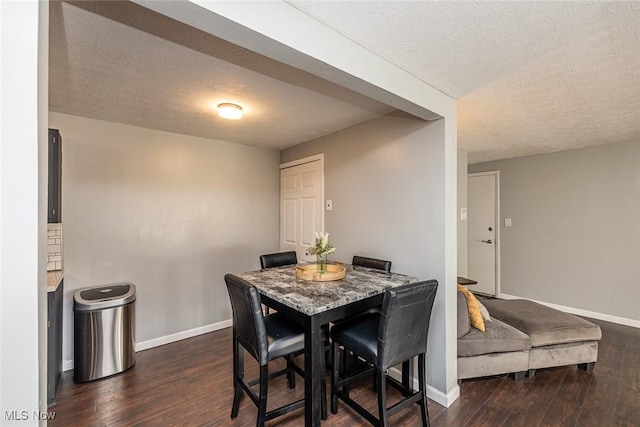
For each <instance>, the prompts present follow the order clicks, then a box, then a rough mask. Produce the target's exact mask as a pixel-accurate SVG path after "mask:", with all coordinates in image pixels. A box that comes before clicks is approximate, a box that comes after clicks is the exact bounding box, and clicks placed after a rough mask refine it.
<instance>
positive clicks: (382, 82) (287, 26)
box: [134, 0, 456, 120]
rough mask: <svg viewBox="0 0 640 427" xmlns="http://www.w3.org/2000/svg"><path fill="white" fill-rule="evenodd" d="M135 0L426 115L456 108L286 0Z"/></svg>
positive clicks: (432, 117)
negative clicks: (263, 0)
mask: <svg viewBox="0 0 640 427" xmlns="http://www.w3.org/2000/svg"><path fill="white" fill-rule="evenodd" d="M134 1H135V3H138V4H140V5H142V6H144V7H147V8H149V9H151V10H154V11H156V12H158V13H161V14H163V15H166V16H169V17H171V18H173V19H176V20H179V21H181V22H183V23H185V24H187V25H190V26H192V27H195V28H197V29H199V30H202V31H205V32H207V33H209V34H212V35H214V36H216V37H219V38H222V39H224V40H227V41H229V42H231V43H234V44H236V45H239V46H242V47H244V48H246V49H249V50H252V51H254V52H257V53H259V54H262V55H265V56H267V57H269V58H273V59H276V60H278V61H280V62H282V63H285V64H287V65H291V66H293V67H296V68H299V69H302V70H304V71H307V72H309V73H311V74H314V75H316V76H319V77H322V78H323V79H325V80H328V81H331V82H333V83H336V84H338V85H341V86H343V87H346V88H348V89H351V90H353V91H356V92H358V93H361V94H363V95H366V96H368V97H370V98H372V99H375V100H377V101H380V102H383V103H385V104H387V105H390V106H393V107H395V108H397V109H399V110H402V111H405V112H407V113H409V114H412V115H414V116H416V117H420V118H422V119H424V120H435V119H438V118H441V117H444V116H447V115H449V114H451V113H454V112H455V110H456V100H455V99H453V98H451V97H450V96H448V95H446V94H444V93H442V92H440V91H439V90H437V89H435V88H433V87H431V86H429V85H428V84H427V83H425V82H423V81H421V80H419V79H418V78H417V77H415V76H413V75H411V74H409V73H408V72H406V71H404V70H402V69H401V68H399V67H397V66H396V65H394V64H392V63H390V62H388V61H386V60H384V59H383V58H381V57H379V56H377V55H375V54H373V53H371V52H370V51H368V50H365V49H364V48H363V47H362V46H360V45H358V44H356V43H354V42H353V41H351V40H349V39H348V38H346V37H344V36H343V35H342V34H340V33H338V32H336V31H334V30H332V29H331V28H329V27H327V26H325V25H324V24H322V23H320V22H319V21H317V20H315V19H313V18H311V17H310V16H309V15H307V14H305V13H303V12H301V11H300V10H298V9H296V8H295V7H293V6H291V5H290V4H288V3H286V2H284V1H269V2H243V1H240V2H231V1H222V2H220V1H203V0H194V1H182V2H164V1H155V0H134ZM336 46H339V48H336Z"/></svg>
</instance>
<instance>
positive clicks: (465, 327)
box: [456, 292, 471, 338]
mask: <svg viewBox="0 0 640 427" xmlns="http://www.w3.org/2000/svg"><path fill="white" fill-rule="evenodd" d="M456 293H457V294H458V304H457V307H458V338H461V337H463V336H465V335H467V334H468V333H469V332H470V331H471V322H470V320H469V308H468V307H467V299H466V298H465V297H464V294H463V293H462V292H456Z"/></svg>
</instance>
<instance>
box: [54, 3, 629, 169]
mask: <svg viewBox="0 0 640 427" xmlns="http://www.w3.org/2000/svg"><path fill="white" fill-rule="evenodd" d="M288 3H289V4H291V5H293V6H294V7H296V8H298V9H299V10H301V11H303V12H304V13H306V14H308V15H310V16H312V17H313V18H315V19H317V20H318V21H320V22H322V23H324V24H325V25H327V26H328V27H330V28H333V29H334V30H336V31H337V32H339V33H341V34H343V35H344V36H346V37H348V38H349V39H351V40H353V41H354V42H356V43H358V44H360V45H361V46H363V47H364V48H366V49H368V50H369V51H371V52H373V53H375V54H377V55H379V56H380V57H382V58H384V59H386V60H388V61H389V62H392V63H394V64H396V65H398V66H399V67H401V68H403V69H405V70H406V71H408V72H409V73H411V74H413V75H415V76H416V77H418V78H420V79H421V80H422V81H424V82H426V83H428V84H430V85H431V86H433V87H435V88H437V89H439V90H441V91H442V92H444V93H446V94H448V95H450V96H452V97H455V98H457V99H458V101H459V102H458V113H459V114H458V120H459V124H458V142H459V147H460V148H462V149H463V150H465V151H467V152H469V159H470V161H471V162H479V161H487V160H494V159H501V158H509V157H517V156H525V155H531V154H539V153H545V152H551V151H561V150H568V149H574V148H581V147H587V146H592V145H600V144H608V143H615V142H626V141H640V3H639V2H603V1H597V2H564V1H562V2H561V1H555V2H554V1H543V2H537V1H526V2H525V1H521V2H515V1H512V2H502V1H497V2H492V1H391V0H388V1H289V2H288ZM50 35H51V37H50V42H51V43H50V56H51V60H50V83H49V94H50V109H51V110H52V111H58V112H63V113H69V114H77V115H82V116H87V117H91V118H97V119H102V120H109V121H115V122H121V123H127V124H132V125H137V126H142V127H148V128H155V129H160V130H166V131H171V132H177V133H184V134H190V135H196V136H202V137H207V138H214V139H222V140H226V141H231V142H239V143H244V144H249V145H263V146H267V147H271V148H275V149H281V148H284V147H287V146H291V145H294V144H296V143H299V142H303V141H306V140H309V139H313V138H317V137H319V136H322V135H325V134H329V133H332V132H334V131H337V130H339V129H342V128H345V127H348V126H351V125H353V124H356V123H359V122H362V121H365V120H369V119H371V118H374V117H377V116H379V115H381V114H385V113H387V112H390V111H391V110H392V108H390V107H389V106H387V105H384V104H380V103H378V102H376V101H373V100H371V99H369V98H367V97H364V96H361V95H359V94H356V93H354V92H352V91H349V90H347V89H344V88H342V87H340V86H337V85H334V84H332V83H328V82H326V81H324V80H322V79H320V78H318V77H315V76H313V75H311V74H309V73H306V72H303V71H301V70H298V69H295V68H292V67H289V66H286V65H283V64H281V63H278V62H276V61H273V60H271V59H269V58H266V57H264V56H261V55H258V54H255V53H252V52H250V51H248V50H246V49H243V48H240V47H238V46H235V45H232V44H230V43H228V42H225V41H223V40H220V39H217V38H215V37H213V36H211V35H208V34H205V33H203V32H200V31H198V30H195V29H193V28H191V27H188V26H185V25H183V24H180V23H178V22H175V21H173V20H171V19H168V18H166V17H163V16H161V15H159V14H155V13H154V12H151V11H149V10H147V9H145V8H143V7H141V6H137V5H135V4H132V3H128V2H77V3H76V2H73V3H60V2H57V1H55V2H51V14H50ZM222 101H236V102H238V103H241V104H242V105H243V106H245V108H246V118H245V119H243V120H242V121H240V122H230V121H223V120H222V119H219V118H217V116H216V115H215V112H214V111H213V110H212V105H215V104H217V103H218V102H222Z"/></svg>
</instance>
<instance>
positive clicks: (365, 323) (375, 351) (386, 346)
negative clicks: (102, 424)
mask: <svg viewBox="0 0 640 427" xmlns="http://www.w3.org/2000/svg"><path fill="white" fill-rule="evenodd" d="M437 288H438V282H437V281H435V280H428V281H423V282H417V283H411V284H408V285H403V286H399V287H396V288H391V289H388V290H387V291H386V292H385V295H384V300H383V303H382V312H381V313H368V314H365V315H362V316H360V317H357V318H355V319H353V320H352V321H350V322H344V323H340V324H339V325H336V326H334V327H333V328H332V329H331V340H332V342H333V344H332V345H333V367H332V373H331V377H332V381H331V412H333V413H334V414H335V413H337V410H338V406H337V404H338V399H340V400H342V401H343V402H345V403H346V404H347V405H348V406H350V407H351V408H353V409H354V410H355V411H356V412H358V413H359V414H360V415H361V416H363V417H364V418H365V419H366V420H367V421H369V422H370V423H371V424H373V425H374V426H385V427H386V426H388V425H389V417H391V416H393V415H394V414H396V413H397V412H399V411H400V410H402V409H404V408H406V407H408V406H409V405H411V404H413V403H418V404H419V405H420V410H421V413H422V425H423V426H428V425H429V413H428V409H427V395H426V387H427V381H426V375H425V362H426V353H427V338H428V332H429V320H430V318H431V310H432V308H433V302H434V299H435V296H436V290H437ZM339 346H343V347H344V348H345V349H346V350H348V351H351V352H353V353H355V354H357V355H358V356H360V357H361V358H363V359H364V360H366V361H367V362H369V363H371V364H372V365H373V367H372V368H366V369H364V370H361V371H360V372H356V373H351V372H350V366H349V365H350V363H349V361H350V359H348V358H347V359H346V360H345V362H346V363H347V366H346V367H345V368H344V377H342V376H341V374H340V371H341V369H339V366H338V365H339V357H338V348H339ZM415 356H418V391H417V392H414V391H413V390H405V389H404V387H403V386H402V385H401V384H400V383H399V382H398V381H396V380H395V379H393V378H391V377H388V376H387V375H386V373H385V372H386V371H387V370H388V369H389V368H391V367H392V366H395V365H398V364H400V363H403V362H405V361H408V360H411V359H413V358H414V357H415ZM371 371H374V372H375V374H376V382H377V387H376V388H377V394H378V418H376V417H375V416H374V415H373V414H372V413H370V412H368V411H367V410H366V409H365V408H364V407H362V406H361V405H360V404H359V403H357V402H356V401H354V400H353V399H351V398H350V396H349V385H350V384H351V383H353V382H354V381H357V380H359V379H361V378H363V377H365V376H367V377H368V376H369V375H370V373H371ZM387 383H389V384H390V385H392V386H394V387H396V388H398V389H399V390H400V391H401V392H402V393H403V394H404V395H405V396H406V397H405V398H404V400H402V401H400V402H398V403H396V404H395V405H393V406H392V407H390V408H387V403H386V384H387ZM340 389H342V390H340Z"/></svg>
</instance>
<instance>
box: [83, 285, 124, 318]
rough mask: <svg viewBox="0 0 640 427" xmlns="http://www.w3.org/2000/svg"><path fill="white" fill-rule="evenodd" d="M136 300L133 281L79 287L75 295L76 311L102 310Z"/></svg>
mask: <svg viewBox="0 0 640 427" xmlns="http://www.w3.org/2000/svg"><path fill="white" fill-rule="evenodd" d="M135 300H136V287H135V285H133V284H131V283H113V284H111V285H104V286H93V287H90V288H82V289H78V290H77V291H76V292H75V293H74V295H73V310H74V311H89V310H102V309H105V308H111V307H118V306H122V305H126V304H129V303H130V302H133V301H135Z"/></svg>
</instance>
